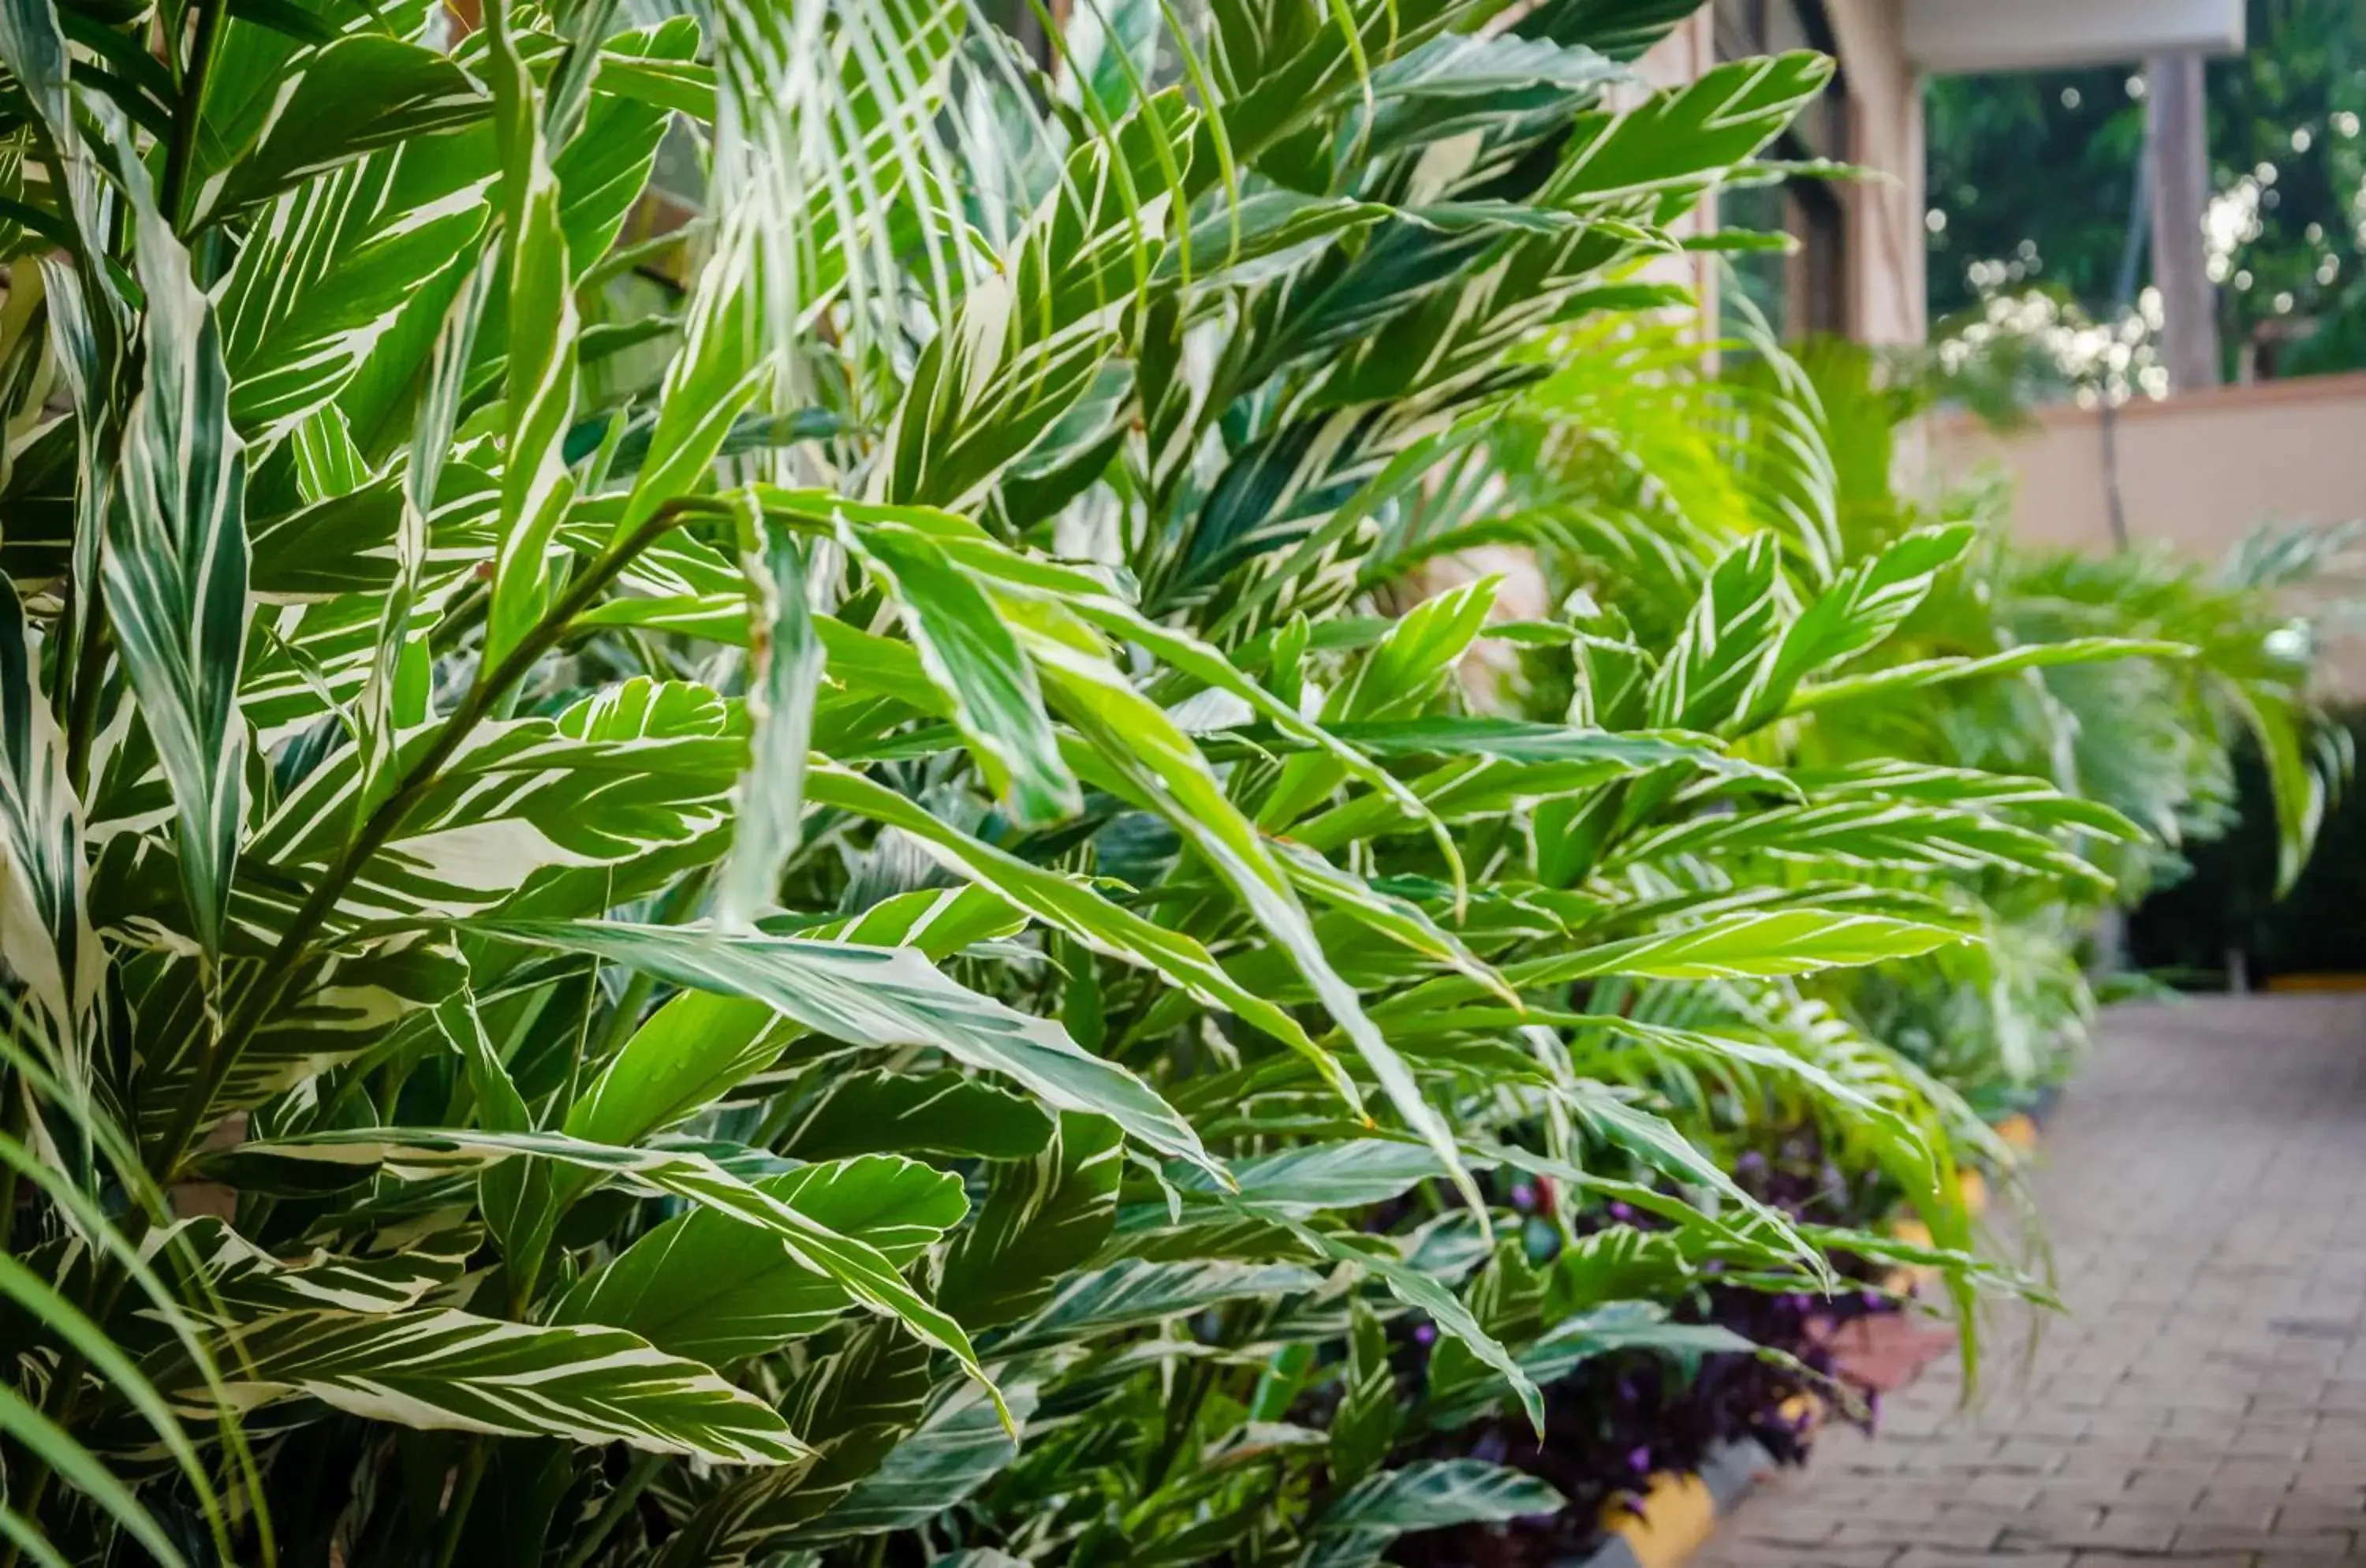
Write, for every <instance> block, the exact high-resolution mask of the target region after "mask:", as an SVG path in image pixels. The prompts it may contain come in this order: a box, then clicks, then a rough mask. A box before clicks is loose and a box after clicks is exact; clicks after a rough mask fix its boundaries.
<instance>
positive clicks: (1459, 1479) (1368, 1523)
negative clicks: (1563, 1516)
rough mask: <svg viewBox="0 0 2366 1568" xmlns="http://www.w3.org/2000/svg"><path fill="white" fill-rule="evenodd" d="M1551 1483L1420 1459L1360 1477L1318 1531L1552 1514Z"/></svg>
mask: <svg viewBox="0 0 2366 1568" xmlns="http://www.w3.org/2000/svg"><path fill="white" fill-rule="evenodd" d="M1567 1502H1568V1499H1566V1498H1564V1497H1563V1496H1562V1495H1560V1493H1559V1492H1557V1491H1555V1490H1554V1489H1553V1486H1552V1483H1549V1482H1548V1481H1545V1480H1543V1479H1542V1478H1541V1477H1538V1476H1535V1475H1531V1474H1529V1473H1528V1472H1527V1471H1525V1470H1515V1469H1513V1468H1512V1467H1511V1466H1509V1465H1502V1464H1490V1463H1488V1462H1486V1461H1483V1460H1475V1459H1437V1460H1421V1461H1415V1462H1414V1463H1413V1464H1409V1465H1406V1466H1405V1467H1404V1468H1403V1469H1402V1470H1391V1471H1384V1472H1381V1473H1380V1474H1378V1475H1370V1476H1367V1477H1365V1478H1364V1479H1363V1480H1362V1481H1360V1482H1358V1483H1356V1485H1355V1486H1353V1487H1352V1488H1350V1489H1349V1490H1348V1492H1347V1493H1346V1495H1344V1496H1342V1497H1341V1498H1340V1499H1339V1500H1338V1501H1337V1502H1335V1503H1334V1504H1332V1505H1331V1506H1330V1507H1329V1508H1327V1509H1325V1510H1324V1515H1323V1518H1322V1522H1321V1524H1320V1525H1318V1526H1317V1527H1316V1528H1317V1529H1322V1530H1325V1531H1329V1530H1386V1531H1390V1532H1391V1533H1394V1532H1399V1531H1403V1530H1421V1529H1446V1528H1448V1526H1452V1525H1467V1524H1502V1523H1504V1522H1505V1521H1508V1520H1511V1519H1517V1518H1527V1517H1534V1516H1537V1515H1540V1514H1557V1513H1559V1512H1560V1510H1561V1508H1562V1507H1563V1506H1565V1505H1566V1504H1567Z"/></svg>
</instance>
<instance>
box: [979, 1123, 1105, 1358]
mask: <svg viewBox="0 0 2366 1568" xmlns="http://www.w3.org/2000/svg"><path fill="white" fill-rule="evenodd" d="M1123 1152H1124V1145H1123V1144H1122V1142H1121V1140H1120V1138H1119V1136H1118V1129H1117V1126H1116V1124H1115V1123H1114V1122H1110V1121H1108V1120H1106V1119H1105V1118H1102V1117H1098V1116H1077V1115H1067V1116H1063V1117H1061V1118H1060V1121H1059V1125H1058V1127H1057V1128H1056V1129H1055V1131H1054V1133H1053V1138H1052V1142H1051V1144H1050V1145H1049V1146H1048V1147H1046V1148H1045V1149H1044V1151H1043V1152H1042V1154H1040V1155H1037V1156H1034V1157H1033V1158H1031V1159H1027V1160H1008V1161H1004V1162H1001V1163H998V1164H997V1165H995V1166H994V1167H993V1168H992V1169H991V1171H990V1173H989V1174H988V1176H987V1179H986V1182H987V1185H986V1201H985V1203H984V1204H983V1205H982V1206H981V1207H980V1208H979V1210H978V1214H977V1218H976V1220H975V1222H973V1223H972V1224H970V1226H969V1228H968V1229H966V1230H964V1231H963V1232H962V1233H961V1235H960V1236H959V1237H958V1238H956V1239H955V1241H954V1243H953V1245H952V1247H951V1248H950V1249H949V1250H948V1251H947V1253H946V1255H945V1260H944V1265H943V1268H942V1269H941V1270H940V1271H939V1275H938V1279H937V1300H938V1301H939V1302H940V1303H943V1304H944V1306H945V1309H946V1310H947V1311H948V1312H951V1313H952V1314H955V1315H956V1316H958V1317H959V1318H960V1319H961V1320H962V1321H963V1323H965V1324H971V1325H975V1326H976V1327H978V1328H982V1329H983V1328H991V1327H996V1326H998V1325H1002V1324H1006V1323H1010V1322H1014V1321H1016V1320H1017V1319H1020V1318H1022V1317H1025V1316H1026V1315H1027V1314H1030V1313H1031V1312H1033V1311H1035V1310H1036V1309H1037V1308H1038V1307H1040V1306H1042V1304H1043V1303H1044V1302H1046V1301H1048V1300H1049V1299H1050V1298H1051V1294H1052V1292H1053V1290H1054V1289H1055V1288H1056V1287H1057V1285H1058V1283H1059V1281H1060V1280H1061V1279H1062V1278H1063V1277H1064V1276H1065V1275H1066V1274H1067V1273H1068V1272H1069V1271H1070V1270H1072V1269H1078V1268H1081V1267H1083V1266H1084V1264H1085V1263H1086V1262H1087V1260H1088V1259H1090V1258H1092V1257H1093V1255H1094V1254H1095V1253H1097V1252H1098V1251H1099V1250H1100V1248H1101V1246H1102V1244H1103V1243H1105V1242H1106V1241H1108V1239H1109V1236H1110V1230H1111V1228H1112V1227H1113V1226H1114V1225H1115V1224H1116V1221H1117V1189H1118V1178H1119V1176H1120V1175H1121V1167H1122V1156H1123Z"/></svg>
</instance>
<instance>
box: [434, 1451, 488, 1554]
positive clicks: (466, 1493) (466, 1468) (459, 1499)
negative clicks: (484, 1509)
mask: <svg viewBox="0 0 2366 1568" xmlns="http://www.w3.org/2000/svg"><path fill="white" fill-rule="evenodd" d="M485 1453H486V1450H485V1439H484V1438H469V1439H468V1457H467V1458H466V1459H464V1460H462V1461H460V1489H459V1491H458V1492H457V1493H456V1495H454V1496H453V1498H452V1511H451V1512H450V1513H448V1514H446V1515H445V1516H444V1544H443V1546H442V1547H441V1548H439V1549H438V1550H437V1551H436V1553H435V1568H452V1564H453V1562H454V1561H455V1560H456V1558H457V1557H458V1556H459V1552H460V1536H461V1534H462V1532H463V1531H464V1530H465V1529H466V1528H467V1526H468V1510H469V1509H470V1508H471V1507H473V1506H475V1504H476V1501H477V1488H478V1487H479V1486H481V1485H482V1484H484V1480H485Z"/></svg>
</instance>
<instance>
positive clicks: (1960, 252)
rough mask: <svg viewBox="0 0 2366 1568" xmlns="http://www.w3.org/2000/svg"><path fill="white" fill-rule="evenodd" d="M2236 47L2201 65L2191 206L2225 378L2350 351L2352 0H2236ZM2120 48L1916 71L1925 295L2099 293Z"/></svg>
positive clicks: (2131, 170)
mask: <svg viewBox="0 0 2366 1568" xmlns="http://www.w3.org/2000/svg"><path fill="white" fill-rule="evenodd" d="M2249 29H2250V48H2249V51H2248V52H2247V53H2245V54H2244V55H2242V56H2241V57H2239V58H2236V59H2228V60H2214V61H2212V62H2210V64H2209V68H2208V102H2209V136H2210V152H2211V159H2212V164H2213V167H2212V187H2213V191H2214V195H2213V197H2212V201H2211V209H2210V215H2209V219H2208V220H2207V222H2208V227H2209V229H2210V231H2211V243H2212V247H2213V249H2212V256H2213V261H2212V269H2213V273H2214V276H2216V278H2217V279H2218V281H2219V283H2220V286H2221V287H2220V288H2219V312H2220V317H2219V320H2220V326H2221V335H2222V339H2223V341H2224V343H2225V346H2226V353H2227V355H2228V359H2229V364H2228V365H2227V367H2226V371H2227V375H2228V377H2229V378H2233V377H2234V376H2235V375H2236V373H2237V369H2238V366H2237V363H2236V357H2237V356H2239V355H2250V356H2252V359H2253V362H2254V365H2255V367H2256V368H2257V369H2258V371H2259V373H2260V374H2265V375H2276V376H2287V375H2296V374H2304V373H2308V372H2314V371H2321V370H2338V369H2354V368H2359V367H2366V238H2361V235H2366V6H2361V5H2360V4H2359V0H2249ZM2143 91H2144V85H2143V79H2142V75H2141V73H2140V71H2139V70H2138V69H2137V68H2136V67H2135V66H2134V65H2130V66H2126V67H2119V68H2108V69H2094V70H2084V71H2066V72H2049V73H2022V74H2014V75H2002V76H1971V77H1953V78H1944V79H1941V80H1938V81H1935V82H1933V83H1932V85H1931V86H1930V89H1929V94H1930V96H1929V108H1930V120H1929V139H1930V149H1931V153H1930V159H1931V161H1930V191H1931V198H1930V199H1931V217H1930V223H1931V225H1932V234H1931V276H1930V289H1931V295H1930V298H1931V310H1932V315H1933V317H1934V318H1937V317H1944V316H1946V315H1949V314H1952V313H1954V312H1955V311H1958V310H1963V309H1965V308H1966V307H1968V306H1971V305H1973V304H1975V303H1976V302H1977V300H1978V299H1980V298H1981V296H1982V295H1983V294H1986V293H1990V292H1995V291H1998V290H2000V289H2004V290H2009V289H2012V288H2021V287H2026V286H2028V285H2032V284H2041V285H2045V286H2046V287H2049V288H2056V289H2059V290H2061V291H2063V292H2065V293H2067V294H2068V295H2069V296H2071V297H2072V298H2074V299H2077V300H2078V301H2079V303H2080V304H2082V305H2084V306H2085V307H2086V308H2087V310H2089V311H2090V312H2092V313H2094V314H2096V315H2098V316H2101V315H2105V314H2107V313H2108V312H2109V311H2110V310H2112V308H2113V305H2114V303H2115V301H2114V299H2113V287H2114V284H2115V282H2116V280H2117V275H2118V271H2119V266H2120V255H2121V251H2122V247H2123V246H2124V243H2125V241H2126V235H2127V225H2128V220H2129V216H2130V212H2129V208H2130V203H2131V200H2132V197H2133V196H2134V190H2135V167H2136V160H2137V158H2138V156H2139V155H2140V153H2141V152H2142V149H2143V145H2144V103H2143Z"/></svg>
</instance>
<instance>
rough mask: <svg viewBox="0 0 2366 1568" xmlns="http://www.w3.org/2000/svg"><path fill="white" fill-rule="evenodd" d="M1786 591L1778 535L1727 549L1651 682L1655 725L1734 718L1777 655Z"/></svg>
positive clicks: (1713, 723) (1698, 724) (1700, 724)
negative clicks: (1777, 545) (1682, 630)
mask: <svg viewBox="0 0 2366 1568" xmlns="http://www.w3.org/2000/svg"><path fill="white" fill-rule="evenodd" d="M1783 595H1784V584H1783V575H1782V570H1781V560H1780V557H1779V555H1778V552H1777V550H1776V547H1775V536H1774V535H1773V534H1771V533H1760V534H1753V535H1752V536H1751V537H1750V539H1749V540H1748V541H1747V542H1746V543H1744V544H1741V545H1738V546H1736V547H1734V548H1733V549H1732V550H1731V551H1729V552H1728V554H1727V555H1726V556H1725V558H1723V559H1722V560H1720V561H1718V563H1717V570H1715V571H1713V572H1711V573H1710V574H1709V581H1708V585H1707V587H1706V588H1705V589H1703V590H1702V592H1701V596H1700V599H1699V600H1698V602H1697V603H1696V604H1694V606H1693V610H1692V614H1691V615H1690V616H1689V617H1687V618H1686V620H1685V622H1684V632H1683V634H1682V635H1681V636H1679V637H1677V639H1676V646H1675V647H1674V648H1673V649H1670V650H1669V653H1668V656H1667V658H1666V659H1665V660H1663V661H1662V663H1661V665H1660V670H1659V673H1658V674H1657V675H1656V676H1654V677H1653V679H1652V682H1651V722H1652V723H1653V724H1655V725H1660V726H1672V727H1674V728H1683V729H1715V728H1718V727H1719V726H1720V725H1722V724H1723V723H1724V722H1725V721H1726V720H1727V719H1728V718H1729V717H1731V716H1732V715H1733V714H1734V713H1735V711H1736V710H1737V709H1738V708H1740V706H1741V704H1742V703H1744V702H1745V701H1747V700H1748V698H1749V694H1751V693H1752V692H1753V691H1755V690H1756V689H1757V686H1758V683H1759V682H1760V680H1761V679H1762V678H1763V677H1762V674H1761V671H1763V669H1764V668H1765V666H1766V664H1767V662H1768V661H1769V660H1771V659H1772V658H1773V657H1774V653H1775V646H1776V639H1777V637H1780V636H1781V630H1782V615H1783Z"/></svg>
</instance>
